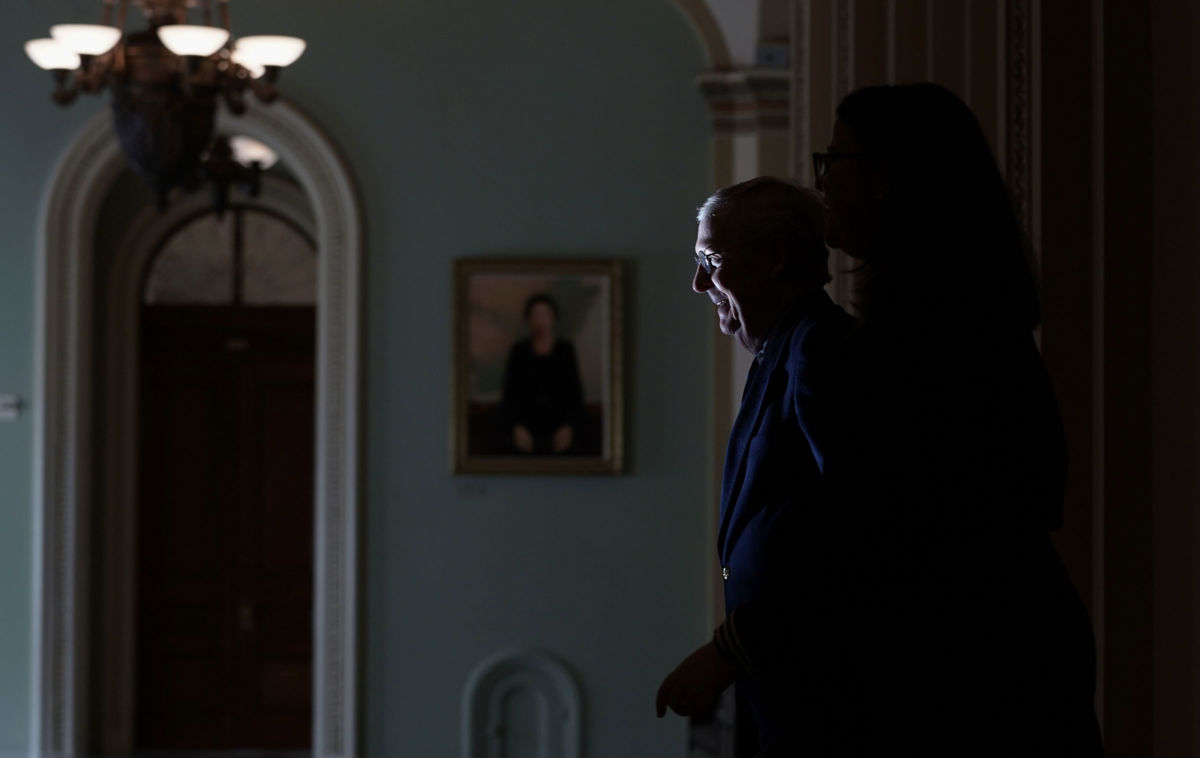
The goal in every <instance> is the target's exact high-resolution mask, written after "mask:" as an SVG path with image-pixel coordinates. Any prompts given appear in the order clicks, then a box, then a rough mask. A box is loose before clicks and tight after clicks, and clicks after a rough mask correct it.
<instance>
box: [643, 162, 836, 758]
mask: <svg viewBox="0 0 1200 758" xmlns="http://www.w3.org/2000/svg"><path fill="white" fill-rule="evenodd" d="M823 217H824V205H823V203H822V201H821V196H820V194H819V193H817V192H816V191H815V190H811V189H806V188H804V187H801V186H799V185H797V184H795V183H793V182H790V181H787V180H783V179H775V178H772V177H759V178H757V179H752V180H750V181H747V182H742V183H740V184H735V185H733V186H731V187H727V188H725V189H722V190H719V191H717V192H716V193H714V194H713V195H712V196H711V197H709V198H708V200H707V201H705V203H704V205H703V206H702V207H701V208H700V212H699V215H698V217H697V221H698V222H699V226H698V230H697V236H696V272H695V275H694V277H693V279H692V289H694V290H695V291H696V292H698V293H700V294H703V295H706V296H707V297H708V298H709V300H711V301H712V304H713V305H714V306H715V307H716V309H717V319H718V322H719V325H720V329H721V332H722V333H723V334H726V335H728V336H731V337H733V338H734V339H736V340H737V342H738V344H740V345H741V346H742V347H743V348H745V349H746V350H748V351H750V352H751V353H752V354H753V355H754V356H755V358H754V362H753V363H752V364H751V367H750V373H749V375H748V377H747V379H746V386H745V389H744V391H743V395H742V402H741V407H740V409H739V411H738V415H737V419H736V420H735V422H734V425H733V429H732V431H731V433H730V436H729V444H728V447H727V449H726V454H725V466H724V472H723V476H722V483H721V524H720V531H719V533H718V537H717V551H718V555H719V556H720V559H721V575H722V578H723V580H724V590H725V610H726V620H725V622H724V623H722V624H721V626H720V627H718V628H717V630H716V632H715V633H714V635H713V639H712V641H711V642H709V643H707V644H705V645H703V646H701V647H700V648H699V649H697V650H696V651H695V652H693V653H692V654H691V655H689V656H688V657H687V658H685V659H684V660H683V662H682V663H680V664H679V666H678V667H676V668H675V670H674V671H672V672H671V673H670V674H669V675H668V676H667V678H666V679H665V680H664V681H663V683H662V686H661V687H660V688H659V691H658V696H657V702H656V707H657V711H658V715H659V716H660V717H661V716H662V715H663V714H664V713H665V712H666V709H667V708H670V709H671V710H673V711H675V712H676V713H679V714H680V715H683V716H703V715H706V714H707V713H710V712H711V710H712V708H713V706H714V705H715V703H716V700H717V698H718V696H719V695H720V693H721V692H722V691H723V690H724V689H725V688H727V687H728V686H729V685H730V684H732V683H734V682H735V681H736V683H737V689H736V699H737V720H738V745H739V749H738V755H739V756H754V755H760V756H767V755H783V754H787V755H792V754H793V753H792V750H793V749H794V748H795V746H797V745H800V744H802V743H807V742H809V741H810V739H811V737H812V732H813V730H814V729H820V728H821V727H819V726H817V725H815V724H813V723H812V721H813V719H817V718H819V716H818V713H819V712H820V711H821V710H822V709H823V708H825V707H826V706H827V705H828V704H829V702H830V701H829V700H828V699H827V698H826V697H825V694H826V693H822V692H818V691H815V690H814V688H815V687H817V686H818V682H820V681H823V680H826V679H827V678H828V677H826V676H823V675H822V674H821V672H820V671H819V669H820V668H821V667H822V666H826V665H831V664H829V663H828V662H825V661H820V660H819V659H820V656H821V655H822V654H823V653H821V652H820V651H816V650H814V647H819V646H820V645H821V641H820V639H821V638H822V635H823V634H824V632H820V631H818V630H820V629H827V627H826V626H823V625H824V624H825V621H827V620H828V619H827V620H825V621H817V622H816V623H814V622H813V620H812V614H813V612H814V611H816V610H817V607H818V606H821V605H823V603H820V602H818V601H816V600H815V598H816V597H818V596H819V595H820V592H819V590H818V591H817V592H815V593H814V592H813V591H811V590H812V588H813V587H814V582H815V581H816V582H818V583H819V580H816V579H814V577H819V576H820V574H821V570H820V567H819V566H817V565H815V564H818V563H820V561H821V559H820V558H819V557H818V556H819V555H820V552H821V550H820V547H819V544H820V541H821V540H820V528H819V527H818V526H816V525H817V524H818V523H820V521H821V520H822V517H823V509H824V507H825V505H826V497H825V486H824V468H825V455H826V452H827V450H828V447H829V444H830V437H831V431H832V430H831V419H829V418H828V416H829V415H830V412H831V408H830V396H831V395H832V393H833V389H834V385H835V384H836V382H837V376H838V372H839V370H840V366H841V362H842V361H841V357H840V356H841V354H842V351H843V346H844V344H845V343H846V340H847V337H848V335H849V333H850V331H851V329H852V328H853V324H854V321H853V319H852V318H851V317H850V316H848V315H847V314H846V313H845V312H844V311H843V310H842V309H841V308H839V307H838V306H837V305H835V304H834V303H833V302H832V301H831V300H830V299H829V296H828V295H826V294H825V291H824V289H823V287H824V285H825V283H826V282H828V281H829V280H830V277H829V269H828V250H827V249H826V247H825V244H824V241H823V239H822V233H823ZM802 722H804V725H801V724H802ZM798 732H804V733H805V735H807V736H803V735H800V736H798Z"/></svg>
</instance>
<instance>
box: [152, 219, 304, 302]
mask: <svg viewBox="0 0 1200 758" xmlns="http://www.w3.org/2000/svg"><path fill="white" fill-rule="evenodd" d="M316 263H317V262H316V248H315V246H314V245H313V241H312V240H311V239H310V238H309V237H308V236H307V235H306V234H304V233H303V232H302V231H301V230H300V229H299V228H297V227H296V226H295V225H294V224H292V223H291V222H289V221H288V220H287V219H285V218H283V217H282V216H279V215H277V214H275V213H272V212H270V211H266V210H263V209H260V208H253V207H234V208H230V209H229V210H227V211H226V212H225V213H224V214H221V215H220V216H218V214H216V213H215V212H209V213H205V214H202V215H199V216H193V217H192V218H190V219H188V220H187V221H185V222H183V223H182V224H181V225H180V226H178V227H176V228H175V230H174V231H172V232H171V233H170V234H168V235H167V236H166V238H165V239H164V240H163V243H162V244H161V246H160V247H159V249H158V252H157V253H156V254H155V256H154V258H153V260H152V262H151V264H150V268H149V271H148V272H147V275H146V284H145V288H144V290H143V293H142V303H143V304H145V305H224V306H230V305H252V306H264V305H291V306H295V305H315V304H316V301H317V265H316Z"/></svg>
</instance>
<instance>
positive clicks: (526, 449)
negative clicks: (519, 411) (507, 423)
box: [513, 424, 533, 453]
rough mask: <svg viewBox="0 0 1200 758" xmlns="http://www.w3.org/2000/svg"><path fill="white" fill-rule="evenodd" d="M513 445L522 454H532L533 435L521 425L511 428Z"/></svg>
mask: <svg viewBox="0 0 1200 758" xmlns="http://www.w3.org/2000/svg"><path fill="white" fill-rule="evenodd" d="M513 445H515V446H516V448H517V450H520V451H521V452H522V453H532V452H533V434H531V433H530V431H529V430H528V429H526V428H525V427H524V426H522V425H521V424H517V425H516V426H514V427H513Z"/></svg>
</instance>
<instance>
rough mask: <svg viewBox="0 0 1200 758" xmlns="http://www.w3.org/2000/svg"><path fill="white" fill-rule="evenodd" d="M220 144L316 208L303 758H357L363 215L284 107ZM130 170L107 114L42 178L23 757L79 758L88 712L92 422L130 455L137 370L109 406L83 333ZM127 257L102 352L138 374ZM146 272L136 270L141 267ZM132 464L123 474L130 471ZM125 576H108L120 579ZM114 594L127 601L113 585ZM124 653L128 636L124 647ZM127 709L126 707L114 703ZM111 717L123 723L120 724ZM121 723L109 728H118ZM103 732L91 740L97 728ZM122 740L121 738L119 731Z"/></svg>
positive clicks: (118, 471) (122, 490) (133, 269)
mask: <svg viewBox="0 0 1200 758" xmlns="http://www.w3.org/2000/svg"><path fill="white" fill-rule="evenodd" d="M218 128H219V129H220V130H222V131H226V132H231V131H234V130H236V131H237V132H238V133H242V134H246V135H248V136H250V137H253V138H255V139H258V140H260V141H263V142H266V143H268V144H270V145H272V146H274V147H275V148H276V150H277V151H278V152H279V154H280V156H281V159H282V160H283V161H284V162H285V163H286V164H287V165H288V166H289V167H290V168H291V170H292V172H293V174H294V176H295V179H296V183H297V184H298V185H299V187H300V188H301V189H302V191H303V193H304V195H305V196H306V197H307V199H308V201H309V202H310V203H311V207H312V209H313V218H314V220H315V229H314V233H313V235H312V236H313V239H314V241H315V243H316V248H317V250H318V269H319V270H318V275H317V282H318V286H317V302H318V305H319V316H318V319H317V324H316V332H317V361H316V414H315V418H314V422H315V430H316V447H315V451H314V458H315V479H314V494H313V509H314V519H313V531H314V535H315V539H314V543H313V555H314V594H313V619H312V623H313V627H312V628H313V633H314V637H313V641H314V649H313V680H312V693H313V702H312V713H313V716H312V736H313V755H317V756H321V755H353V754H354V753H355V750H356V744H357V737H358V734H357V719H356V713H357V698H356V689H357V682H356V672H355V668H356V657H357V644H356V640H357V634H358V631H357V630H358V605H357V590H356V587H357V583H358V572H357V563H358V552H357V549H358V548H357V546H358V508H359V503H358V499H359V484H358V478H359V468H360V465H359V456H360V451H359V443H358V437H359V415H360V413H359V387H360V375H361V368H360V365H361V360H360V355H359V334H360V322H361V316H360V309H361V283H360V272H361V260H362V247H361V239H362V233H361V227H360V214H359V204H358V200H357V197H356V194H355V192H354V189H353V185H352V182H351V179H350V176H349V172H348V171H347V169H346V167H345V165H344V164H343V163H342V161H341V159H340V157H339V156H338V155H337V153H336V150H335V149H334V147H333V145H332V144H331V143H330V142H329V141H328V140H327V139H326V138H325V137H324V135H323V134H322V133H321V132H320V131H319V130H318V129H317V128H316V127H315V126H314V125H313V124H312V123H311V122H310V121H309V120H308V119H307V118H305V117H304V116H303V115H302V114H301V113H299V112H298V111H297V110H296V109H295V108H294V107H291V106H289V105H287V104H284V103H278V104H276V105H274V106H272V107H271V108H258V109H255V110H253V111H251V112H250V113H248V114H247V115H246V116H243V117H240V118H237V119H226V118H224V117H223V118H222V119H221V121H220V123H219V124H218ZM123 165H124V158H123V157H122V155H121V154H120V150H119V148H118V147H117V144H116V141H115V139H114V138H113V136H112V132H111V125H110V123H109V118H108V115H107V114H99V115H97V116H96V117H95V118H93V120H92V121H91V122H89V123H88V125H87V126H86V127H85V128H84V130H83V131H82V132H81V133H80V135H79V136H78V137H77V138H76V139H75V140H74V141H73V142H72V143H71V145H70V146H69V147H68V149H67V151H66V153H65V154H64V156H63V158H62V160H61V161H60V162H59V164H58V166H56V168H55V170H54V172H53V173H52V176H51V181H50V186H49V187H48V191H47V194H46V198H45V200H44V201H43V206H42V214H41V219H40V222H39V231H40V233H39V253H40V254H39V271H38V286H37V289H38V293H37V294H38V324H37V356H36V363H37V368H38V386H40V388H41V391H42V394H41V396H40V397H39V399H38V402H37V404H36V407H35V409H34V415H35V421H34V426H35V453H34V456H35V467H36V475H35V485H34V513H35V529H36V532H35V544H34V550H35V590H34V601H35V633H34V657H35V661H34V667H35V668H34V677H33V688H34V692H33V697H32V702H33V751H34V753H35V754H54V755H61V756H75V755H86V754H87V753H88V744H87V734H88V731H89V727H88V724H89V720H90V714H91V711H92V708H91V707H92V706H93V705H94V704H93V703H90V702H89V698H88V692H89V684H88V672H89V669H90V667H89V659H90V658H92V657H94V656H97V655H101V654H102V652H101V651H99V650H95V649H93V647H94V646H93V644H92V642H91V640H92V634H91V631H92V630H91V629H90V628H89V621H88V619H89V609H88V607H87V605H88V600H87V599H88V597H89V595H90V588H89V561H90V556H91V548H92V545H91V539H92V538H91V526H92V524H91V520H92V505H93V500H94V497H93V495H94V493H92V492H91V491H90V487H89V483H90V482H91V476H90V474H91V472H90V470H89V467H90V462H91V460H92V459H93V447H94V445H95V444H99V443H98V442H97V440H99V439H100V438H101V435H99V434H97V433H96V430H94V429H93V419H94V418H95V415H96V410H97V408H98V407H99V405H100V404H101V403H103V404H104V409H105V416H106V423H105V434H106V435H108V436H107V437H104V439H105V440H106V442H107V441H112V440H115V441H116V444H117V445H118V446H121V445H129V444H131V440H133V439H134V438H135V435H134V434H133V433H132V424H133V419H134V418H136V403H137V396H136V393H135V391H134V383H133V382H132V380H131V377H132V371H130V370H128V368H127V370H126V372H125V373H124V374H123V375H119V376H116V377H114V378H113V381H112V382H111V383H110V384H109V386H108V387H107V391H106V393H105V396H104V397H94V396H93V395H94V393H93V391H92V386H91V378H92V376H93V354H94V352H95V350H96V349H98V346H97V345H95V344H93V343H94V338H95V335H94V334H93V331H92V325H91V323H90V321H89V315H90V314H91V313H92V311H93V303H94V302H95V300H96V299H97V298H98V297H101V296H102V293H97V292H94V284H93V277H92V269H91V266H92V255H93V253H94V246H95V237H96V231H97V220H98V218H99V211H100V204H101V202H102V200H103V197H104V195H105V193H106V192H107V190H108V188H109V187H110V186H111V185H112V183H113V181H114V180H115V179H116V177H117V176H118V174H119V173H120V171H121V169H122V167H123ZM130 258H131V256H125V257H124V258H122V259H121V260H119V261H118V262H117V263H116V265H115V266H114V271H115V272H116V273H115V274H114V276H113V279H112V281H113V282H114V286H115V287H117V288H118V289H120V288H124V289H125V290H126V291H125V292H124V294H123V295H120V296H117V297H111V298H109V300H108V302H109V304H110V305H111V307H112V309H113V310H112V311H111V312H110V316H111V318H110V323H109V330H108V334H109V339H108V341H107V344H106V349H109V350H111V352H112V355H114V356H116V359H115V360H114V365H117V366H124V367H131V366H134V365H136V362H135V360H133V358H134V357H135V355H136V352H135V345H136V341H135V340H133V339H132V338H131V336H130V335H132V334H135V332H134V330H133V329H132V326H133V324H136V323H137V319H136V309H137V307H138V303H139V297H138V295H137V290H138V286H139V284H140V275H139V272H140V268H139V265H140V264H139V262H137V261H133V260H130ZM141 263H143V264H144V261H142V262H141ZM134 459H135V456H134V455H126V456H124V457H122V459H121V460H124V461H132V460H134ZM106 474H109V476H108V477H107V478H106V493H105V495H106V497H116V498H117V499H118V500H117V501H120V498H122V497H125V496H128V493H129V492H131V491H132V490H131V488H132V487H133V482H134V481H135V479H136V471H135V470H133V467H132V465H131V464H128V463H126V464H122V465H120V466H118V467H116V468H115V469H114V470H113V471H111V472H106ZM122 571H124V572H128V567H124V568H122V567H117V569H116V573H117V574H118V575H119V574H120V573H121V572H122ZM114 586H130V584H129V583H128V582H126V583H124V584H122V583H120V582H117V583H116V584H115V585H114ZM129 594H131V593H125V594H123V595H122V594H119V593H118V595H117V596H115V597H107V598H106V599H107V600H108V601H110V602H111V607H108V608H105V609H104V611H105V612H104V617H105V618H106V619H108V618H109V617H110V616H111V617H112V618H124V619H126V620H128V619H130V618H131V614H132V607H133V606H132V598H131V597H129ZM127 638H128V637H127ZM123 702H124V703H125V704H126V705H128V698H127V697H126V698H125V699H124V701H123ZM120 704H121V703H120V702H118V711H119V710H120V708H119V706H120ZM119 721H120V720H119V719H118V722H119ZM108 726H109V724H107V723H105V724H103V725H102V727H101V728H107V727H108ZM116 730H117V732H118V733H119V732H120V726H119V724H118V725H117V727H116Z"/></svg>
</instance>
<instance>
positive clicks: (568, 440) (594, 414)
mask: <svg viewBox="0 0 1200 758" xmlns="http://www.w3.org/2000/svg"><path fill="white" fill-rule="evenodd" d="M623 289H624V281H623V267H622V263H621V261H618V260H613V259H607V260H594V259H589V260H573V259H565V260H564V259H545V258H506V259H500V258H469V259H460V260H457V261H455V262H454V326H453V328H454V366H453V392H452V393H451V395H452V398H451V404H452V408H451V434H450V439H451V443H450V444H451V460H452V463H453V465H452V468H453V471H454V472H455V473H480V474H482V473H489V474H616V473H620V472H621V471H622V467H623V465H624V437H623V434H624V428H623V424H624V403H625V392H624V360H623V356H624V344H623V343H624V340H623V338H624V312H623V307H624V306H623ZM547 332H549V336H548V334H547ZM572 364H573V365H574V369H572ZM564 429H566V430H567V431H564ZM564 443H565V444H564Z"/></svg>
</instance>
